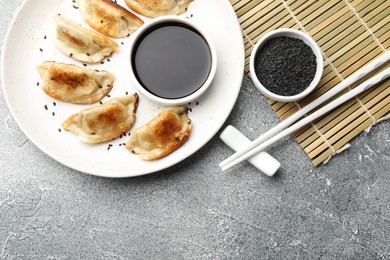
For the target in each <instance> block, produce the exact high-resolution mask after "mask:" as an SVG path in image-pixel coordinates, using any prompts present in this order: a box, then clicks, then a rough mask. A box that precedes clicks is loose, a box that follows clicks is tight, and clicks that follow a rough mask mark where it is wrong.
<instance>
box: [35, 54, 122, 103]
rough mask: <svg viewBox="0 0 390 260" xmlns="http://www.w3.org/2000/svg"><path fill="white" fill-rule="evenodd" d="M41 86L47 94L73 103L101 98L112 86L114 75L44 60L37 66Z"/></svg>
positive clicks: (92, 101)
mask: <svg viewBox="0 0 390 260" xmlns="http://www.w3.org/2000/svg"><path fill="white" fill-rule="evenodd" d="M37 68H38V72H39V74H40V75H41V78H42V81H43V82H42V84H40V85H41V88H42V90H43V91H44V92H45V93H46V94H47V95H49V96H51V97H53V98H55V99H58V100H61V101H65V102H70V103H74V104H91V103H95V102H97V101H99V100H101V99H102V98H103V97H105V96H106V95H107V94H108V93H110V91H111V89H112V88H113V86H114V81H115V76H114V75H113V74H111V73H110V72H108V71H105V70H100V71H99V70H90V69H86V68H82V67H79V66H76V65H72V64H64V63H57V62H54V61H46V62H43V63H42V64H40V65H38V66H37Z"/></svg>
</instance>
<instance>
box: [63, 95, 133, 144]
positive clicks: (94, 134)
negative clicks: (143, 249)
mask: <svg viewBox="0 0 390 260" xmlns="http://www.w3.org/2000/svg"><path fill="white" fill-rule="evenodd" d="M137 106H138V95H137V94H134V95H130V96H124V97H118V98H113V99H111V100H109V101H107V102H105V103H103V104H102V105H99V106H95V107H92V108H88V109H85V110H82V111H80V112H79V113H78V114H75V115H72V116H70V117H69V118H68V119H66V120H65V121H64V123H62V127H63V128H64V129H65V130H68V131H70V132H72V133H74V134H75V135H77V136H78V137H79V139H80V140H81V141H83V142H86V143H101V142H105V141H108V140H112V139H113V138H115V137H118V136H120V135H121V134H123V133H125V132H126V131H128V130H129V129H130V128H131V127H132V126H133V125H134V122H135V120H136V116H135V112H136V111H137Z"/></svg>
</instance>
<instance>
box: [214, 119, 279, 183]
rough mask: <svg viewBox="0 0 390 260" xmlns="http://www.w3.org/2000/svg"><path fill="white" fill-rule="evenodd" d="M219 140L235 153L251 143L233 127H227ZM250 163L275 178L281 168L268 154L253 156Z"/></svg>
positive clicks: (261, 153) (249, 160)
mask: <svg viewBox="0 0 390 260" xmlns="http://www.w3.org/2000/svg"><path fill="white" fill-rule="evenodd" d="M219 138H221V140H222V141H223V142H224V143H225V144H226V145H227V146H229V147H230V148H232V149H233V150H234V151H238V150H240V149H242V147H245V146H248V145H249V144H250V143H251V141H250V140H249V139H248V138H246V137H245V135H243V134H242V133H241V132H240V131H238V130H237V129H236V128H234V127H233V126H231V125H229V126H227V127H226V128H225V130H223V132H222V133H221V135H220V136H219ZM248 162H250V163H251V164H252V165H253V166H255V167H256V168H257V169H259V170H260V171H261V172H263V173H264V174H266V175H267V176H268V177H272V176H274V174H275V173H276V172H277V171H278V169H279V168H280V166H281V164H280V162H279V161H278V160H276V159H275V158H274V157H272V156H271V155H269V154H268V153H266V152H260V153H258V154H256V155H254V156H252V157H251V158H249V159H248Z"/></svg>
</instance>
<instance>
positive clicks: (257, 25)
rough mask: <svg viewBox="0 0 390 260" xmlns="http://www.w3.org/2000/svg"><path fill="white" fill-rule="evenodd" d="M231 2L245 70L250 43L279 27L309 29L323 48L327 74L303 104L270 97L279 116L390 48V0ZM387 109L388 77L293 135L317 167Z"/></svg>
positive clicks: (239, 0) (266, 0)
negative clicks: (237, 21)
mask: <svg viewBox="0 0 390 260" xmlns="http://www.w3.org/2000/svg"><path fill="white" fill-rule="evenodd" d="M230 3H231V4H232V5H233V8H234V10H235V12H236V14H237V17H238V20H239V22H240V24H241V28H242V31H243V35H244V37H243V38H244V44H245V57H246V60H245V71H246V72H247V73H248V72H249V57H250V53H251V51H252V46H253V45H254V44H255V43H256V42H257V41H258V40H259V39H260V38H261V37H262V36H263V35H264V34H265V33H267V32H269V31H271V30H275V29H278V28H294V29H298V30H301V31H303V32H305V33H308V34H309V35H310V36H311V37H313V39H314V40H315V41H316V42H317V43H318V45H319V46H320V48H321V50H322V52H323V56H324V71H323V77H322V79H321V81H320V83H319V85H318V86H317V88H316V90H315V91H314V92H313V94H311V95H310V96H309V97H307V98H306V99H304V100H301V101H300V102H299V103H281V102H275V101H272V100H270V99H267V101H268V103H269V104H270V105H271V106H272V108H273V110H274V111H275V112H276V114H277V115H278V116H279V118H280V119H281V120H283V119H285V118H287V117H288V116H290V115H292V114H293V113H295V112H296V111H297V110H299V107H303V106H305V105H306V104H308V103H310V102H311V101H313V100H314V99H315V98H317V97H318V96H320V95H321V94H323V93H325V92H326V91H328V90H329V89H331V88H332V87H334V86H336V85H337V84H338V83H339V82H341V81H342V80H344V79H345V78H347V77H348V76H349V75H351V74H352V73H353V72H355V71H356V70H357V69H359V68H361V67H362V66H364V65H365V64H368V63H369V62H370V61H372V60H373V59H375V58H376V57H378V56H380V55H381V54H383V53H384V52H386V51H388V50H389V47H390V25H389V24H390V1H389V0H369V1H368V0H356V1H352V0H341V1H335V0H331V1H328V0H320V1H318V0H309V1H307V0H230ZM389 66H390V65H389V64H386V65H385V67H389ZM374 73H377V72H374ZM371 76H372V75H371ZM356 85H357V84H355V85H354V86H356ZM354 86H351V88H353V87H354ZM343 93H345V92H343ZM343 93H342V94H343ZM389 111H390V80H387V81H385V82H382V83H381V84H378V86H375V87H373V88H371V89H370V90H369V91H367V92H365V93H363V94H361V95H359V96H357V97H356V98H354V99H352V100H350V101H348V102H346V103H345V104H343V105H342V106H340V107H338V108H337V109H335V110H334V111H332V112H330V113H328V114H327V115H325V116H324V117H322V118H320V119H318V120H316V121H314V122H312V123H311V124H309V125H307V126H306V127H304V128H303V129H300V130H298V131H297V132H296V133H294V137H295V138H296V140H297V141H298V142H299V144H300V145H301V147H302V148H303V149H304V151H305V152H306V153H307V155H308V156H309V157H310V159H311V160H312V163H313V164H314V165H315V166H317V165H319V164H321V163H323V162H325V161H327V159H329V158H330V157H331V156H333V155H335V154H337V153H338V152H340V151H341V150H343V149H345V148H346V147H347V146H348V142H349V141H350V140H351V139H352V138H354V137H355V136H357V135H358V134H359V133H360V132H362V131H363V130H365V129H367V128H369V127H371V126H372V125H375V124H376V123H377V122H379V121H380V119H381V118H382V117H384V116H386V115H388V113H389Z"/></svg>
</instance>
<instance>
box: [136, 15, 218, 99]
mask: <svg viewBox="0 0 390 260" xmlns="http://www.w3.org/2000/svg"><path fill="white" fill-rule="evenodd" d="M131 62H132V67H133V69H134V74H135V75H136V77H137V79H138V81H139V82H140V83H141V85H143V87H144V88H146V89H147V90H148V91H149V92H151V93H152V94H154V95H156V96H159V97H161V98H167V99H176V98H182V97H186V96H188V95H190V94H192V93H194V92H195V91H196V90H197V89H199V88H200V87H201V86H202V85H203V83H204V82H205V81H206V79H207V77H208V75H209V73H210V69H211V53H210V48H209V46H208V45H207V42H206V41H205V39H204V38H203V37H202V36H201V35H200V34H199V33H198V32H197V31H195V30H194V29H192V28H190V27H187V26H185V25H183V24H180V23H175V22H171V23H164V24H161V25H156V26H154V27H151V28H150V29H149V30H147V31H146V32H145V33H144V35H143V36H141V37H140V39H138V41H137V42H136V43H135V51H134V52H133V55H132V57H131Z"/></svg>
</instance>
